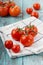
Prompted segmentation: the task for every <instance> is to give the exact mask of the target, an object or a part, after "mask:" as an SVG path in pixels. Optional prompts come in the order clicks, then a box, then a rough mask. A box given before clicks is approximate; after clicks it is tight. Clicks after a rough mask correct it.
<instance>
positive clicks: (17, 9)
mask: <svg viewBox="0 0 43 65" xmlns="http://www.w3.org/2000/svg"><path fill="white" fill-rule="evenodd" d="M20 13H21V10H20V7H19V6H17V5H15V6H12V7H10V9H9V14H10V16H13V17H16V16H18V15H19V14H20Z"/></svg>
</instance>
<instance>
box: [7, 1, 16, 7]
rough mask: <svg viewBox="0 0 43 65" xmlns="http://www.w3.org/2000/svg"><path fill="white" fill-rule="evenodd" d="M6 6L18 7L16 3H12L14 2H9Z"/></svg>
mask: <svg viewBox="0 0 43 65" xmlns="http://www.w3.org/2000/svg"><path fill="white" fill-rule="evenodd" d="M6 4H7V5H8V7H11V6H15V5H16V4H15V2H12V1H10V2H9V1H8V2H6Z"/></svg>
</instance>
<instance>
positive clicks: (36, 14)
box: [31, 12, 39, 18]
mask: <svg viewBox="0 0 43 65" xmlns="http://www.w3.org/2000/svg"><path fill="white" fill-rule="evenodd" d="M31 16H34V17H36V18H38V17H39V13H38V12H32V13H31Z"/></svg>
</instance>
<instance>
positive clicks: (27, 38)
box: [20, 34, 34, 47]
mask: <svg viewBox="0 0 43 65" xmlns="http://www.w3.org/2000/svg"><path fill="white" fill-rule="evenodd" d="M20 42H21V43H22V44H23V45H24V46H25V47H29V46H31V45H32V44H33V42H34V37H33V36H32V35H30V34H29V35H22V36H21V38H20Z"/></svg>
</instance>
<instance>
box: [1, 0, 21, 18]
mask: <svg viewBox="0 0 43 65" xmlns="http://www.w3.org/2000/svg"><path fill="white" fill-rule="evenodd" d="M20 13H21V9H20V7H19V6H18V5H16V4H15V2H1V1H0V16H7V15H10V16H14V17H16V16H18V15H19V14H20Z"/></svg>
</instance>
